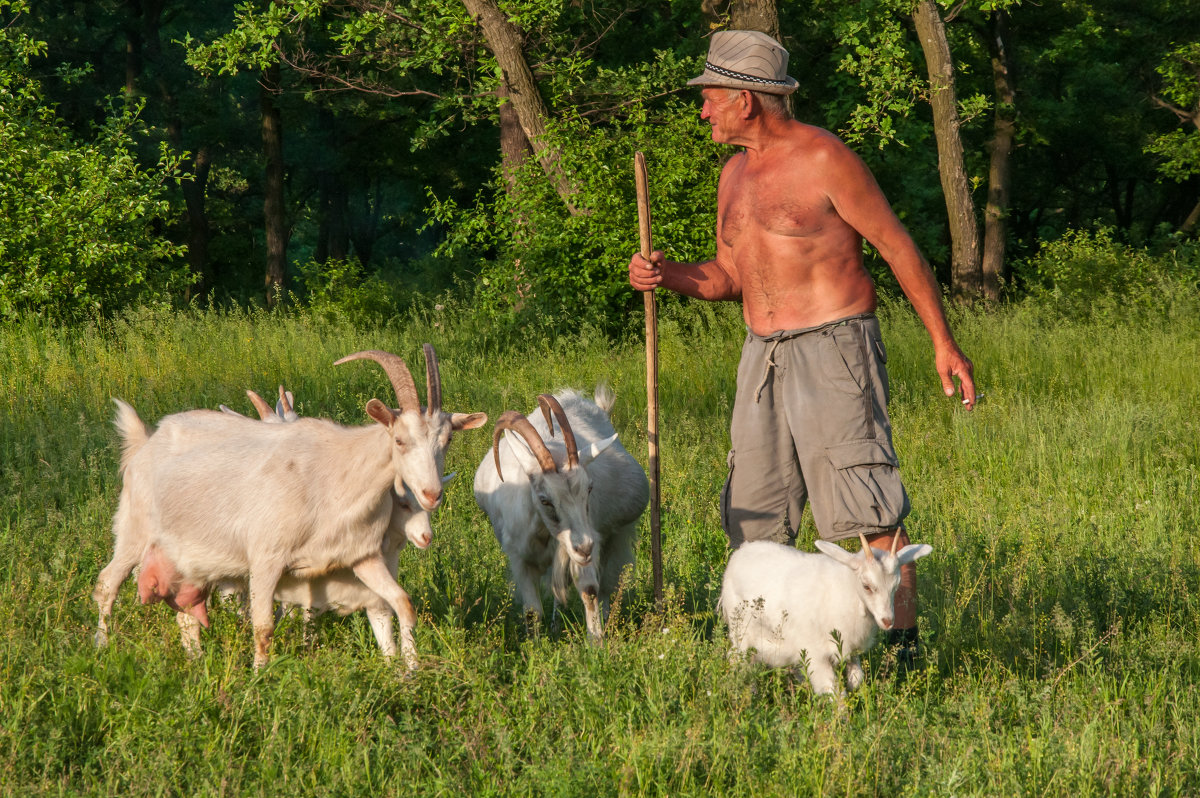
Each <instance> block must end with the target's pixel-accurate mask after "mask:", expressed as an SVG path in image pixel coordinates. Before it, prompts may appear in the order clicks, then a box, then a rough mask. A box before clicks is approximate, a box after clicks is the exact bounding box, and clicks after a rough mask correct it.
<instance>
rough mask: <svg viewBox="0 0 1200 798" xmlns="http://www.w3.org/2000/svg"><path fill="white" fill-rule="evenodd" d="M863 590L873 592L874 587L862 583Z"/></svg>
mask: <svg viewBox="0 0 1200 798" xmlns="http://www.w3.org/2000/svg"><path fill="white" fill-rule="evenodd" d="M863 590H865V591H867V592H868V593H874V592H875V588H873V587H871V586H870V585H863Z"/></svg>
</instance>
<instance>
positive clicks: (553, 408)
mask: <svg viewBox="0 0 1200 798" xmlns="http://www.w3.org/2000/svg"><path fill="white" fill-rule="evenodd" d="M537 401H538V406H539V407H541V408H542V415H543V416H545V417H546V429H548V430H550V437H551V438H553V437H554V422H553V421H552V420H551V418H550V414H551V413H553V414H554V417H555V418H557V419H558V426H559V428H561V429H562V436H563V443H564V444H565V445H566V447H567V470H568V471H570V470H572V469H574V468H577V467H578V466H579V447H578V446H576V445H575V433H574V432H572V431H571V423H570V422H569V421H567V414H566V413H565V412H563V408H562V405H561V404H559V402H558V400H557V399H555V398H554V397H553V396H551V395H550V394H548V393H541V394H538V398H537Z"/></svg>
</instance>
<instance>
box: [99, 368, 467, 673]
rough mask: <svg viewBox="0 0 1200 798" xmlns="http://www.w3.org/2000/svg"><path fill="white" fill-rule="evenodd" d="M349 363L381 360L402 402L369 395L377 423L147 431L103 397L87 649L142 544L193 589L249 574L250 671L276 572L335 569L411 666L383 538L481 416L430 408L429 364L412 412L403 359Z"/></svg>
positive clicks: (404, 619)
mask: <svg viewBox="0 0 1200 798" xmlns="http://www.w3.org/2000/svg"><path fill="white" fill-rule="evenodd" d="M425 352H426V362H427V364H429V363H430V362H433V363H434V364H436V360H435V359H434V356H433V354H432V347H429V346H428V345H426V349H425ZM357 359H370V360H374V361H376V362H377V363H379V364H380V365H381V366H383V368H384V370H385V372H387V374H388V377H389V378H390V380H391V382H392V386H393V388H394V390H395V392H396V396H397V399H398V401H399V404H400V409H399V410H391V409H389V408H388V407H386V406H385V405H384V404H383V403H382V402H380V401H379V400H378V399H372V400H371V401H369V402H368V403H367V405H366V412H367V415H368V416H370V417H371V418H372V419H374V420H375V421H376V422H377V424H376V425H368V426H364V427H343V426H340V425H338V424H334V423H333V422H331V421H326V420H322V419H311V418H303V419H298V420H296V421H294V422H292V423H287V424H263V423H261V422H258V421H253V420H250V419H247V418H242V417H238V416H237V415H230V414H226V413H219V412H214V411H209V410H195V411H190V412H185V413H176V414H174V415H171V416H167V417H166V418H164V419H163V420H162V422H161V423H160V425H159V428H158V430H157V431H156V432H153V433H152V432H151V430H150V429H149V428H148V427H147V426H146V425H145V424H144V423H143V422H142V420H141V419H140V418H138V416H137V413H136V412H135V411H134V410H133V408H132V407H130V406H129V405H128V404H126V403H125V402H122V401H121V400H119V399H114V401H115V402H116V403H117V408H118V410H117V419H116V424H117V427H118V430H119V431H120V432H121V435H122V438H123V453H122V458H121V470H122V474H123V476H124V485H123V487H122V490H121V498H120V502H119V505H118V508H117V513H116V515H115V516H114V518H113V533H114V537H115V546H114V553H113V558H112V560H111V561H110V562H109V564H108V565H107V566H106V567H105V568H104V569H103V570H102V571H101V572H100V576H99V579H98V580H97V584H96V589H95V590H94V591H93V596H94V597H95V599H96V603H97V606H98V607H99V623H98V628H97V632H96V642H97V644H98V645H103V644H104V643H105V642H107V639H108V630H107V618H108V615H109V614H110V613H111V611H112V605H113V601H114V600H115V598H116V593H117V588H118V587H119V586H120V584H121V582H123V581H124V580H125V578H126V577H127V576H128V575H129V572H130V571H131V570H132V569H133V567H134V566H135V565H136V564H137V563H138V562H140V561H142V560H143V558H144V557H147V556H148V555H150V553H151V552H154V553H155V555H156V556H157V555H158V554H161V558H159V561H161V562H166V563H169V564H170V566H171V567H172V568H174V569H176V570H177V574H172V576H175V575H177V576H178V578H179V580H180V582H181V584H182V586H183V587H185V588H188V589H189V591H198V592H201V593H202V594H203V593H205V592H206V591H207V588H208V586H211V585H213V584H216V583H219V582H221V581H223V580H230V579H232V580H246V581H247V583H248V586H249V593H250V616H251V622H252V624H253V626H254V642H255V653H254V663H255V666H256V667H258V666H261V665H263V664H265V663H266V662H267V659H268V649H269V644H270V639H271V634H272V631H273V629H274V601H273V599H274V594H275V588H276V585H277V584H278V582H279V581H280V579H281V578H282V577H283V575H284V574H285V573H287V574H289V575H290V577H298V578H308V577H314V576H320V575H322V574H328V573H330V572H332V571H335V570H337V569H341V568H349V569H351V570H352V571H353V573H354V575H355V576H356V577H357V578H358V579H359V580H361V581H362V583H363V584H364V585H366V586H367V587H368V588H370V589H371V590H373V591H374V592H375V593H377V594H378V595H379V596H380V597H382V598H383V599H384V600H385V601H386V602H387V603H388V606H389V607H390V608H391V610H392V611H393V612H394V613H395V614H396V616H397V618H398V619H399V621H400V638H401V651H402V652H403V654H404V657H405V660H406V662H407V663H408V665H409V667H410V668H411V667H415V666H416V649H415V646H414V644H413V626H414V624H415V620H416V615H415V612H414V611H413V608H412V602H411V601H410V600H409V597H408V594H407V593H405V592H404V590H403V589H402V588H401V587H400V586H399V585H398V584H396V580H395V578H394V577H393V576H392V574H391V573H390V572H389V569H388V566H387V563H386V561H385V559H384V555H383V540H384V536H385V534H386V532H387V531H388V528H389V526H390V524H391V519H392V515H393V510H394V509H395V504H396V497H397V496H399V495H400V494H402V493H404V492H405V491H406V487H405V485H407V486H408V489H411V492H412V495H413V496H414V497H415V498H416V500H417V502H418V504H419V506H420V507H421V508H423V509H425V510H432V509H434V508H435V507H436V506H437V505H438V504H439V503H440V502H441V499H442V475H441V469H442V465H443V462H444V456H445V450H446V446H447V445H448V444H449V441H450V437H451V435H452V433H453V432H454V431H455V430H459V429H474V428H476V427H478V426H480V425H482V424H483V423H484V422H485V421H486V420H487V416H486V415H485V414H483V413H472V414H463V413H453V414H451V413H445V412H442V410H441V386H440V381H439V379H438V378H437V376H436V368H431V369H430V373H429V407H428V409H427V410H426V411H424V412H423V411H422V410H421V407H420V404H419V401H418V398H417V391H416V385H415V384H414V383H413V380H412V375H411V374H410V373H409V371H408V368H407V366H405V365H404V361H403V360H401V359H400V358H398V357H396V356H395V355H391V354H388V353H386V352H378V351H371V352H359V353H356V354H353V355H350V356H348V357H345V358H342V359H341V360H339V361H337V362H338V363H344V362H346V361H349V360H357ZM152 559H154V558H152ZM142 587H143V586H142V585H141V584H140V583H139V592H140V593H142V596H143V600H145V598H146V594H145V593H144V592H142ZM185 592H187V591H185ZM155 593H156V595H159V596H162V597H165V596H169V595H178V594H179V593H178V591H177V589H176V586H175V585H158V586H157V587H156V588H155ZM202 601H203V599H202V598H201V603H202ZM185 609H186V608H185ZM201 614H202V611H201V612H200V613H199V614H197V616H196V617H197V618H198V619H199V618H200V615H201Z"/></svg>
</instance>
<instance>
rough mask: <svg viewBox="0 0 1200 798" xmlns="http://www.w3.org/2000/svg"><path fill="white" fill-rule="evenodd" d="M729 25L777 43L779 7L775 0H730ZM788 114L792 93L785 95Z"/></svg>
mask: <svg viewBox="0 0 1200 798" xmlns="http://www.w3.org/2000/svg"><path fill="white" fill-rule="evenodd" d="M729 27H730V28H732V29H733V30H756V31H760V32H762V33H765V34H767V35H768V36H770V37H771V38H772V39H774V40H775V41H777V42H779V43H781V44H782V43H783V39H781V38H780V35H779V7H778V5H776V2H775V0H730V2H729ZM784 99H785V100H786V101H787V109H788V114H789V115H790V114H792V113H793V112H794V111H795V109H794V108H793V107H792V95H790V94H789V95H786V96H785V97H784Z"/></svg>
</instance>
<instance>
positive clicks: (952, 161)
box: [913, 0, 983, 302]
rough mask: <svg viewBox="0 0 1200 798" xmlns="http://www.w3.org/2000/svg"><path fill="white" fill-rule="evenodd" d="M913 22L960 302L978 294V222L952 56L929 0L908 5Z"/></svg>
mask: <svg viewBox="0 0 1200 798" xmlns="http://www.w3.org/2000/svg"><path fill="white" fill-rule="evenodd" d="M913 22H915V23H916V27H917V35H918V36H919V37H920V39H921V49H922V50H923V51H924V52H925V66H926V68H927V69H928V71H929V88H930V98H929V99H930V103H931V104H932V106H933V131H934V135H935V136H936V137H937V148H938V174H939V176H940V177H941V181H942V193H943V194H944V195H945V197H946V211H947V214H948V216H949V222H950V247H951V252H952V256H951V257H952V260H951V264H950V293H951V296H952V297H953V298H954V299H955V300H957V301H960V302H969V301H973V300H975V299H978V298H979V297H980V296H981V294H982V289H983V273H982V262H981V258H980V248H979V224H978V223H977V222H976V220H975V203H974V201H973V200H972V199H971V182H970V180H968V179H967V170H966V164H965V162H964V159H963V147H962V135H961V132H960V127H961V123H960V121H959V118H958V97H957V95H956V93H955V90H954V61H953V60H952V59H951V57H950V43H949V42H948V41H947V40H946V27H945V25H944V24H943V22H942V18H941V15H940V14H939V13H938V8H937V4H936V3H935V2H934V0H919V2H918V3H917V5H916V7H915V8H914V9H913Z"/></svg>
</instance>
